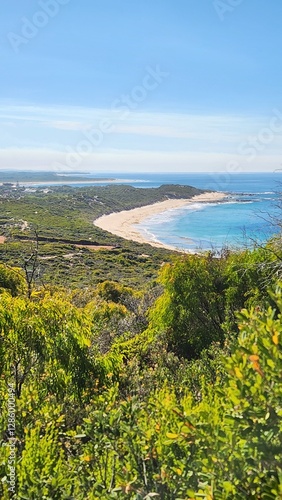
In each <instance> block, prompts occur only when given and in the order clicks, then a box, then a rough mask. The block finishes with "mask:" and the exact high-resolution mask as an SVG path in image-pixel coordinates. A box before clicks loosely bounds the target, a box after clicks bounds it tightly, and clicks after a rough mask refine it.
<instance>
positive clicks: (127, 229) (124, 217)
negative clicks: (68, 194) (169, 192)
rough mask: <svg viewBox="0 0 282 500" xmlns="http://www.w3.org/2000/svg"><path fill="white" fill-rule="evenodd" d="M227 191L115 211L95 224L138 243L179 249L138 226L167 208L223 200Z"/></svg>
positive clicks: (100, 218) (103, 216) (97, 220)
mask: <svg viewBox="0 0 282 500" xmlns="http://www.w3.org/2000/svg"><path fill="white" fill-rule="evenodd" d="M226 196H227V194H226V193H218V192H213V193H203V194H200V195H197V196H193V197H192V198H189V199H171V200H165V201H160V202H158V203H154V204H153V205H146V206H144V207H140V208H134V209H132V210H123V211H122V212H114V213H112V214H109V215H102V217H99V218H98V219H96V220H95V221H94V222H93V223H94V225H95V226H97V227H99V228H101V229H104V230H105V231H108V232H109V233H112V234H115V235H117V236H121V237H122V238H125V239H126V240H132V241H137V242H138V243H148V244H150V245H152V246H154V247H159V248H167V249H169V250H179V249H177V248H175V247H171V246H169V245H164V244H162V243H159V242H155V241H151V240H149V239H146V238H145V236H144V235H143V234H142V233H141V232H139V231H138V228H137V227H136V225H137V224H140V223H141V222H143V221H144V219H147V218H148V217H151V216H153V215H156V214H160V213H162V212H166V211H167V210H171V209H175V208H182V207H185V206H188V205H189V204H191V203H195V202H197V203H212V202H218V201H222V200H224V199H225V198H226Z"/></svg>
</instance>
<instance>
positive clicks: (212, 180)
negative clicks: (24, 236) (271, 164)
mask: <svg viewBox="0 0 282 500" xmlns="http://www.w3.org/2000/svg"><path fill="white" fill-rule="evenodd" d="M72 175H73V174H72ZM79 175H80V176H81V174H79ZM105 176H108V177H110V178H115V179H116V180H115V182H114V183H115V184H130V185H132V186H135V187H138V188H148V187H151V188H153V187H158V186H160V185H162V184H181V185H191V186H195V187H198V188H201V189H211V190H214V191H222V192H227V193H228V194H229V197H228V200H227V202H226V203H208V204H202V203H201V204H200V203H193V204H190V205H189V206H188V207H187V208H181V209H178V210H169V211H166V212H165V213H162V214H159V215H157V216H154V217H152V218H149V219H147V220H145V221H143V222H142V224H139V225H138V229H139V230H140V231H141V232H143V233H144V235H145V236H146V238H148V239H150V240H151V241H159V242H161V243H164V244H167V245H172V246H173V247H177V248H180V249H183V250H190V251H197V250H206V249H211V248H214V249H220V248H222V247H223V246H226V245H228V246H231V247H234V246H235V247H238V246H240V247H241V246H244V245H251V244H252V242H253V241H254V240H255V241H259V242H265V241H266V240H267V239H269V238H270V237H271V236H272V235H273V234H275V233H276V232H277V231H278V228H277V226H275V225H273V219H272V217H273V216H274V215H275V216H277V215H278V217H279V216H280V214H281V210H279V209H277V208H276V205H277V203H278V202H279V200H280V194H279V191H282V187H281V183H282V172H275V173H254V174H253V173H252V174H242V173H241V174H225V173H218V174H217V173H212V174H197V173H192V174H184V173H174V174H165V173H154V174H148V173H142V172H141V173H140V172H138V173H134V174H132V173H131V174H129V173H117V172H114V173H113V172H112V173H109V172H107V173H105V172H100V173H97V172H95V173H94V172H93V173H92V174H86V175H85V180H87V181H88V182H87V183H85V184H84V183H73V186H80V187H82V186H89V185H91V184H93V185H97V183H96V182H95V181H94V180H93V181H91V179H92V178H93V177H96V178H97V177H104V178H105ZM64 180H67V177H65V179H60V181H59V182H58V184H63V183H64ZM89 181H90V183H89ZM112 183H113V182H111V184H112ZM106 184H108V183H107V182H102V183H99V185H106ZM281 219H282V215H281Z"/></svg>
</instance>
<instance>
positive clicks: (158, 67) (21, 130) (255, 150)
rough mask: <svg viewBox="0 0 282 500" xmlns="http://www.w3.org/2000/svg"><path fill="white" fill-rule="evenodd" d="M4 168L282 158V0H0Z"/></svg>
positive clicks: (137, 167) (121, 167) (199, 167)
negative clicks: (0, 0) (269, 0)
mask: <svg viewBox="0 0 282 500" xmlns="http://www.w3.org/2000/svg"><path fill="white" fill-rule="evenodd" d="M1 10H2V12H1V18H0V42H1V43H0V56H1V68H2V78H1V80H0V116H1V123H0V168H2V169H7V168H9V169H12V168H18V169H28V170H30V169H37V170H39V169H44V170H69V171H92V172H95V171H97V172H103V171H111V172H113V171H115V170H116V171H154V170H155V171H161V170H165V171H187V172H193V171H225V170H229V171H232V169H233V170H234V171H238V172H239V171H260V170H264V171H267V170H269V171H272V170H275V169H276V168H280V167H281V156H280V154H281V146H282V140H281V137H282V95H281V88H282V87H281V62H280V61H281V53H282V36H281V18H282V2H281V0H272V1H271V2H266V1H265V0H143V1H134V0H103V1H101V0H100V1H97V0H80V1H78V0H36V1H35V0H21V1H20V2H19V0H2V2H1Z"/></svg>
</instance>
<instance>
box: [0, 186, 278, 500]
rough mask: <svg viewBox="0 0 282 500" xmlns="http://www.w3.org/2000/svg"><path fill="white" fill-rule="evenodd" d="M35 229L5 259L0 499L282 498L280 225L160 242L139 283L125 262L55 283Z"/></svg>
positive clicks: (0, 291) (1, 269)
mask: <svg viewBox="0 0 282 500" xmlns="http://www.w3.org/2000/svg"><path fill="white" fill-rule="evenodd" d="M52 196H53V194H52V195H51V197H52ZM54 196H57V195H56V194H54ZM63 196H64V195H63ZM68 196H69V194H68ZM34 203H35V202H34ZM42 203H43V202H42ZM31 205H32V203H31V201H30V200H29V201H28V203H27V207H28V210H31V209H30V207H31ZM12 206H13V204H10V207H12ZM15 206H16V205H15ZM34 206H35V205H34ZM48 207H49V208H48V210H51V208H50V205H48ZM11 210H12V209H11ZM14 210H16V209H14ZM17 210H19V208H17ZM26 215H27V213H26V214H25V216H26ZM14 216H15V215H14ZM26 219H27V220H28V217H27V216H26ZM26 244H28V245H30V248H29V249H30V251H31V253H30V254H29V262H28V265H26V266H23V267H15V266H12V265H9V264H7V263H2V264H1V265H0V335H1V337H0V367H1V377H0V397H1V401H2V411H1V415H0V422H1V451H0V471H1V483H0V497H1V498H3V499H4V500H7V499H9V498H15V499H22V500H27V499H28V500H38V499H43V500H44V499H46V500H47V499H48V500H49V499H50V500H53V499H55V500H59V499H65V500H66V499H68V500H72V499H73V500H80V499H81V500H85V499H87V500H96V499H102V500H107V499H109V500H110V499H129V500H130V499H131V500H145V499H147V500H148V499H150V498H159V499H160V500H188V499H190V500H191V499H193V500H195V499H206V500H222V499H223V500H234V499H235V500H243V499H245V498H246V499H254V500H276V499H282V467H281V464H282V418H281V417H282V390H281V374H282V276H281V272H282V264H281V263H282V252H281V236H280V235H278V236H277V238H275V239H273V240H272V241H271V242H269V243H268V244H267V245H266V246H264V247H259V248H255V249H253V250H241V251H237V252H231V251H228V250H224V251H222V253H221V255H217V256H215V255H213V254H212V253H207V254H205V255H202V256H196V255H182V254H170V253H168V252H167V253H166V254H163V255H166V260H165V261H162V265H161V264H160V262H159V263H158V265H157V266H156V268H155V269H154V262H153V257H152V255H153V253H152V254H151V256H150V259H152V260H151V262H152V264H151V265H152V274H153V279H149V278H148V279H147V280H146V281H144V282H142V280H141V279H140V281H138V280H137V281H136V282H135V283H134V286H129V283H128V280H127V278H126V273H125V271H124V270H123V271H122V265H121V267H120V271H119V272H120V276H119V278H118V276H117V274H115V275H114V277H115V279H103V278H101V279H100V280H97V281H96V282H94V281H91V279H92V278H88V281H87V277H86V275H85V278H84V280H85V281H84V283H87V284H84V285H83V284H82V282H81V281H80V280H79V276H80V268H79V267H76V268H75V272H76V274H77V280H75V279H74V276H73V275H72V271H71V268H70V265H69V264H66V267H65V274H66V275H65V284H64V282H63V279H62V280H61V281H60V282H56V277H54V278H53V281H52V277H51V275H50V276H49V279H48V282H47V279H46V281H45V283H44V284H42V283H41V282H40V280H39V279H38V277H37V275H36V273H35V274H34V276H33V277H31V275H30V267H28V266H32V265H33V263H34V269H35V270H36V269H37V265H38V261H37V254H36V252H35V251H34V246H33V245H34V244H33V243H31V242H28V243H26ZM9 245H15V246H16V245H22V243H20V242H15V241H12V240H11V243H10V244H8V245H7V247H6V252H7V254H6V255H7V258H8V256H9V255H8V252H9V251H10V250H9V249H10V248H12V247H9ZM48 245H53V244H52V243H48ZM39 248H40V245H39ZM63 248H64V247H63V246H60V245H59V244H58V243H56V244H54V247H53V250H54V249H57V250H58V251H61V250H62V249H63ZM148 248H150V247H148ZM27 250H28V249H27ZM27 250H26V251H27ZM118 250H122V251H124V252H125V251H128V252H129V253H130V252H132V251H133V250H131V248H130V247H126V246H125V247H121V249H118ZM20 251H21V250H20V247H19V249H18V252H19V259H20ZM62 251H64V250H62ZM151 251H152V252H154V249H151ZM109 252H110V251H109ZM98 253H99V254H100V252H97V253H95V255H96V254H98ZM26 255H28V251H27V254H26ZM131 255H132V254H131ZM159 255H161V254H159ZM99 258H100V259H101V261H103V254H102V253H101V254H100V257H99ZM144 258H145V259H147V257H144ZM156 261H157V259H156ZM101 265H104V267H105V269H106V267H107V265H109V263H105V262H104V264H101ZM147 265H148V263H147V264H146V266H147ZM153 269H154V270H153ZM146 271H148V267H146ZM130 272H131V274H134V275H136V276H137V275H138V273H139V274H142V273H143V274H145V270H144V269H142V266H141V265H140V261H138V260H137V259H135V258H134V259H132V260H131V263H130ZM69 276H70V283H71V286H67V283H68V277H69ZM30 278H32V279H30ZM33 278H34V279H33ZM13 454H14V455H13ZM13 456H16V461H13ZM13 467H14V469H13Z"/></svg>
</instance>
